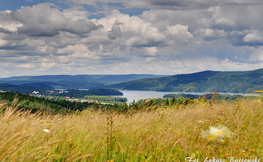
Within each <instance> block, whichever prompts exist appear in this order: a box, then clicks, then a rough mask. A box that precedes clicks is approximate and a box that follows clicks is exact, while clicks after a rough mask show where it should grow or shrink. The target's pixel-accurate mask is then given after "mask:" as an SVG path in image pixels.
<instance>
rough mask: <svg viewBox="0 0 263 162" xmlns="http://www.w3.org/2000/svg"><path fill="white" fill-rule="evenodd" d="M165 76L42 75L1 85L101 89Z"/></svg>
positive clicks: (9, 80)
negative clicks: (111, 85)
mask: <svg viewBox="0 0 263 162" xmlns="http://www.w3.org/2000/svg"><path fill="white" fill-rule="evenodd" d="M163 76H165V75H151V74H127V75H42V76H16V77H10V78H3V79H1V80H0V83H10V84H14V85H27V84H32V83H33V84H38V87H39V86H40V84H45V86H46V85H49V86H52V87H53V88H63V89H71V88H76V89H79V88H87V89H91V88H99V87H103V86H105V85H109V84H113V83H120V82H127V81H133V80H138V79H144V78H156V77H163Z"/></svg>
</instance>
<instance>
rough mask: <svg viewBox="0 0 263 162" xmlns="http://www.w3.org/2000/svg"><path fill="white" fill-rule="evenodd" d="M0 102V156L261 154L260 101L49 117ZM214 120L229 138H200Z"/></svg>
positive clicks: (68, 158)
mask: <svg viewBox="0 0 263 162" xmlns="http://www.w3.org/2000/svg"><path fill="white" fill-rule="evenodd" d="M1 107H2V108H5V110H3V109H2V112H1V113H0V161H95V162H97V161H111V160H113V161H185V158H186V157H193V158H194V159H200V160H201V161H204V159H205V158H206V157H209V158H210V159H213V158H214V157H215V158H217V159H218V158H220V159H226V160H228V157H235V158H236V159H252V158H256V157H257V158H260V157H261V156H262V155H263V148H262V143H263V137H262V135H263V129H262V126H263V121H262V114H263V109H262V108H263V105H262V103H261V102H253V101H239V102H235V103H231V104H229V103H216V102H215V103H214V104H213V107H211V106H210V105H209V104H208V105H207V104H206V103H198V102H197V101H196V102H195V103H194V104H192V105H187V106H181V107H164V108H160V109H157V110H155V111H149V112H137V113H135V114H133V115H130V114H129V115H127V114H118V113H114V112H113V113H112V112H111V113H107V112H101V111H93V110H85V111H83V112H81V113H76V114H69V115H66V116H65V115H64V116H62V115H55V116H54V115H48V114H46V115H43V114H42V115H40V114H30V113H26V112H17V111H15V108H12V107H3V105H2V106H1ZM108 117H112V120H111V121H110V122H112V123H111V124H110V123H109V119H110V118H108ZM107 119H108V121H107ZM107 122H108V123H107ZM220 124H222V125H224V126H226V127H227V128H228V129H229V130H230V131H232V132H233V133H232V137H231V138H225V141H224V142H219V141H217V140H214V141H209V140H207V139H203V138H202V130H207V129H209V127H210V126H218V125H220ZM43 129H48V130H50V133H48V132H45V131H43Z"/></svg>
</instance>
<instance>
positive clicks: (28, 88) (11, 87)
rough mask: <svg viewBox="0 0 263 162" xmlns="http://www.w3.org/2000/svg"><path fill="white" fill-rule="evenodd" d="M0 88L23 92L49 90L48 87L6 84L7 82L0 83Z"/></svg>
mask: <svg viewBox="0 0 263 162" xmlns="http://www.w3.org/2000/svg"><path fill="white" fill-rule="evenodd" d="M0 89H1V90H4V91H12V92H19V93H25V94H30V93H32V92H33V91H39V92H45V91H46V90H50V89H49V88H46V87H34V86H19V85H13V84H7V83H3V84H0Z"/></svg>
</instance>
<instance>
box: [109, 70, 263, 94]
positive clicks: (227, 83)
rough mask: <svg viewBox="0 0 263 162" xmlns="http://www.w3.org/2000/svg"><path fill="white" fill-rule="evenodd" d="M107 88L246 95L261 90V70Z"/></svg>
mask: <svg viewBox="0 0 263 162" xmlns="http://www.w3.org/2000/svg"><path fill="white" fill-rule="evenodd" d="M109 88H116V89H126V90H152V91H171V92H172V91H174V92H208V91H209V92H212V91H215V90H217V91H219V92H233V93H241V92H242V93H247V92H254V91H255V90H258V89H259V90H261V89H263V69H257V70H250V71H211V70H207V71H201V72H197V73H191V74H178V75H172V76H166V77H160V78H149V79H140V80H135V81H130V82H122V83H119V84H114V85H110V86H109Z"/></svg>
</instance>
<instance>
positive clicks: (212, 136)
mask: <svg viewBox="0 0 263 162" xmlns="http://www.w3.org/2000/svg"><path fill="white" fill-rule="evenodd" d="M202 135H203V138H204V139H208V140H209V141H213V140H218V141H219V142H224V141H225V140H224V138H226V137H228V138H230V137H231V135H232V133H231V132H230V131H229V130H228V129H227V128H226V127H225V126H223V125H219V126H218V127H210V129H209V130H206V131H202Z"/></svg>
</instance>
